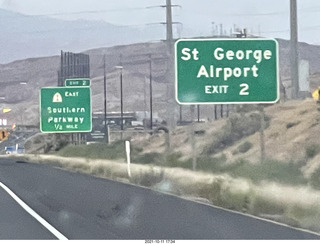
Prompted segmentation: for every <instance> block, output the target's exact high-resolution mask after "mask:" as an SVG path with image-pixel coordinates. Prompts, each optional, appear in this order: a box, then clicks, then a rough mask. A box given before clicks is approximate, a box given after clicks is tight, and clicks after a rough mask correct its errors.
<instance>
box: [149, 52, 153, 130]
mask: <svg viewBox="0 0 320 244" xmlns="http://www.w3.org/2000/svg"><path fill="white" fill-rule="evenodd" d="M149 71H150V78H149V79H150V129H151V130H152V121H153V117H152V59H151V54H149Z"/></svg>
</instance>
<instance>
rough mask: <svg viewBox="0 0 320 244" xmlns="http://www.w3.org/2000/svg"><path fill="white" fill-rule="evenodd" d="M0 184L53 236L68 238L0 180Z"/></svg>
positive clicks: (62, 238)
mask: <svg viewBox="0 0 320 244" xmlns="http://www.w3.org/2000/svg"><path fill="white" fill-rule="evenodd" d="M0 186H1V187H2V188H3V189H4V190H5V191H6V192H7V193H8V194H9V195H10V196H11V197H12V198H13V199H14V200H15V201H16V202H17V203H18V204H19V205H20V206H21V207H22V208H23V209H24V210H25V211H27V212H28V213H29V214H30V215H31V216H32V217H34V218H35V219H36V220H37V221H38V222H39V223H40V224H42V225H43V226H44V227H45V228H46V229H47V230H49V231H50V232H51V233H52V234H53V235H54V236H55V237H57V238H58V239H59V240H68V238H67V237H65V236H64V235H63V234H61V233H60V232H59V231H58V230H57V229H55V228H54V227H53V226H52V225H50V224H49V223H48V222H47V221H46V220H45V219H43V218H42V217H41V216H40V215H39V214H37V213H36V212H35V211H34V210H33V209H32V208H30V207H29V206H28V205H27V204H25V203H24V202H23V201H22V200H21V199H20V198H19V197H18V196H17V195H16V194H14V193H13V192H12V191H11V190H10V189H9V188H8V187H7V186H6V185H4V184H3V183H2V182H0Z"/></svg>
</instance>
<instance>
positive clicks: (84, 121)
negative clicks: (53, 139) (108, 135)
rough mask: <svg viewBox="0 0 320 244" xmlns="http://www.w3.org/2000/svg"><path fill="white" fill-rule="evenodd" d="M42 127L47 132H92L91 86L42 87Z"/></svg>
mask: <svg viewBox="0 0 320 244" xmlns="http://www.w3.org/2000/svg"><path fill="white" fill-rule="evenodd" d="M40 129H41V131H42V132H45V133H67V132H90V131H91V130H92V113H91V91H90V88H89V87H52V88H42V89H41V90H40Z"/></svg>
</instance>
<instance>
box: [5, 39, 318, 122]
mask: <svg viewBox="0 0 320 244" xmlns="http://www.w3.org/2000/svg"><path fill="white" fill-rule="evenodd" d="M278 41H279V47H280V78H281V82H282V83H284V85H285V87H286V88H287V95H288V94H290V72H289V63H290V62H289V61H290V60H289V42H288V41H285V40H278ZM299 50H300V57H301V58H303V59H305V60H308V61H309V63H310V74H311V77H310V80H311V85H310V90H311V91H313V90H314V89H315V88H316V87H318V86H319V85H320V80H319V76H318V74H319V73H320V61H319V59H318V57H319V56H320V46H313V45H308V44H305V43H300V46H299ZM64 51H67V50H64ZM59 52H60V51H59ZM57 53H58V52H57ZM85 53H87V54H89V55H90V66H91V80H92V95H93V99H92V101H93V110H94V111H101V110H102V109H103V72H104V69H103V64H104V60H103V59H104V55H105V57H106V74H107V103H108V104H107V106H108V111H119V110H120V84H119V76H120V70H119V69H117V68H116V67H115V66H117V65H120V64H121V65H122V66H123V94H124V110H125V111H144V110H147V111H148V110H149V77H150V70H149V54H151V58H152V73H151V74H152V80H153V111H154V112H156V113H158V114H159V115H160V117H163V116H165V115H166V107H167V101H168V99H167V94H168V92H170V89H171V88H170V87H168V84H167V83H166V82H167V81H166V79H165V75H166V73H167V66H168V60H167V58H166V57H167V52H166V46H165V44H164V43H163V42H155V43H139V44H133V45H123V46H114V47H111V48H98V49H93V50H88V51H86V52H85ZM59 65H60V58H59V56H58V55H57V56H52V57H43V58H30V59H25V60H19V61H15V62H12V63H8V64H2V65H0V85H1V90H0V97H1V103H0V109H3V108H11V109H12V111H11V114H7V115H6V116H7V117H9V119H10V120H12V121H15V122H16V123H18V124H21V123H22V124H29V125H36V124H37V123H39V115H38V107H39V90H40V88H41V87H48V86H56V85H57V80H58V75H57V71H58V69H59ZM172 82H173V81H172ZM26 83H27V84H26ZM168 89H169V90H168ZM171 92H172V91H171ZM182 113H183V119H188V116H189V109H188V108H187V107H183V108H182ZM200 116H201V119H208V118H209V119H212V118H213V106H212V105H206V106H201V115H200Z"/></svg>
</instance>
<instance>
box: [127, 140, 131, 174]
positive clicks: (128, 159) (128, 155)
mask: <svg viewBox="0 0 320 244" xmlns="http://www.w3.org/2000/svg"><path fill="white" fill-rule="evenodd" d="M126 155H127V164H128V176H129V178H131V170H130V141H126Z"/></svg>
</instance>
